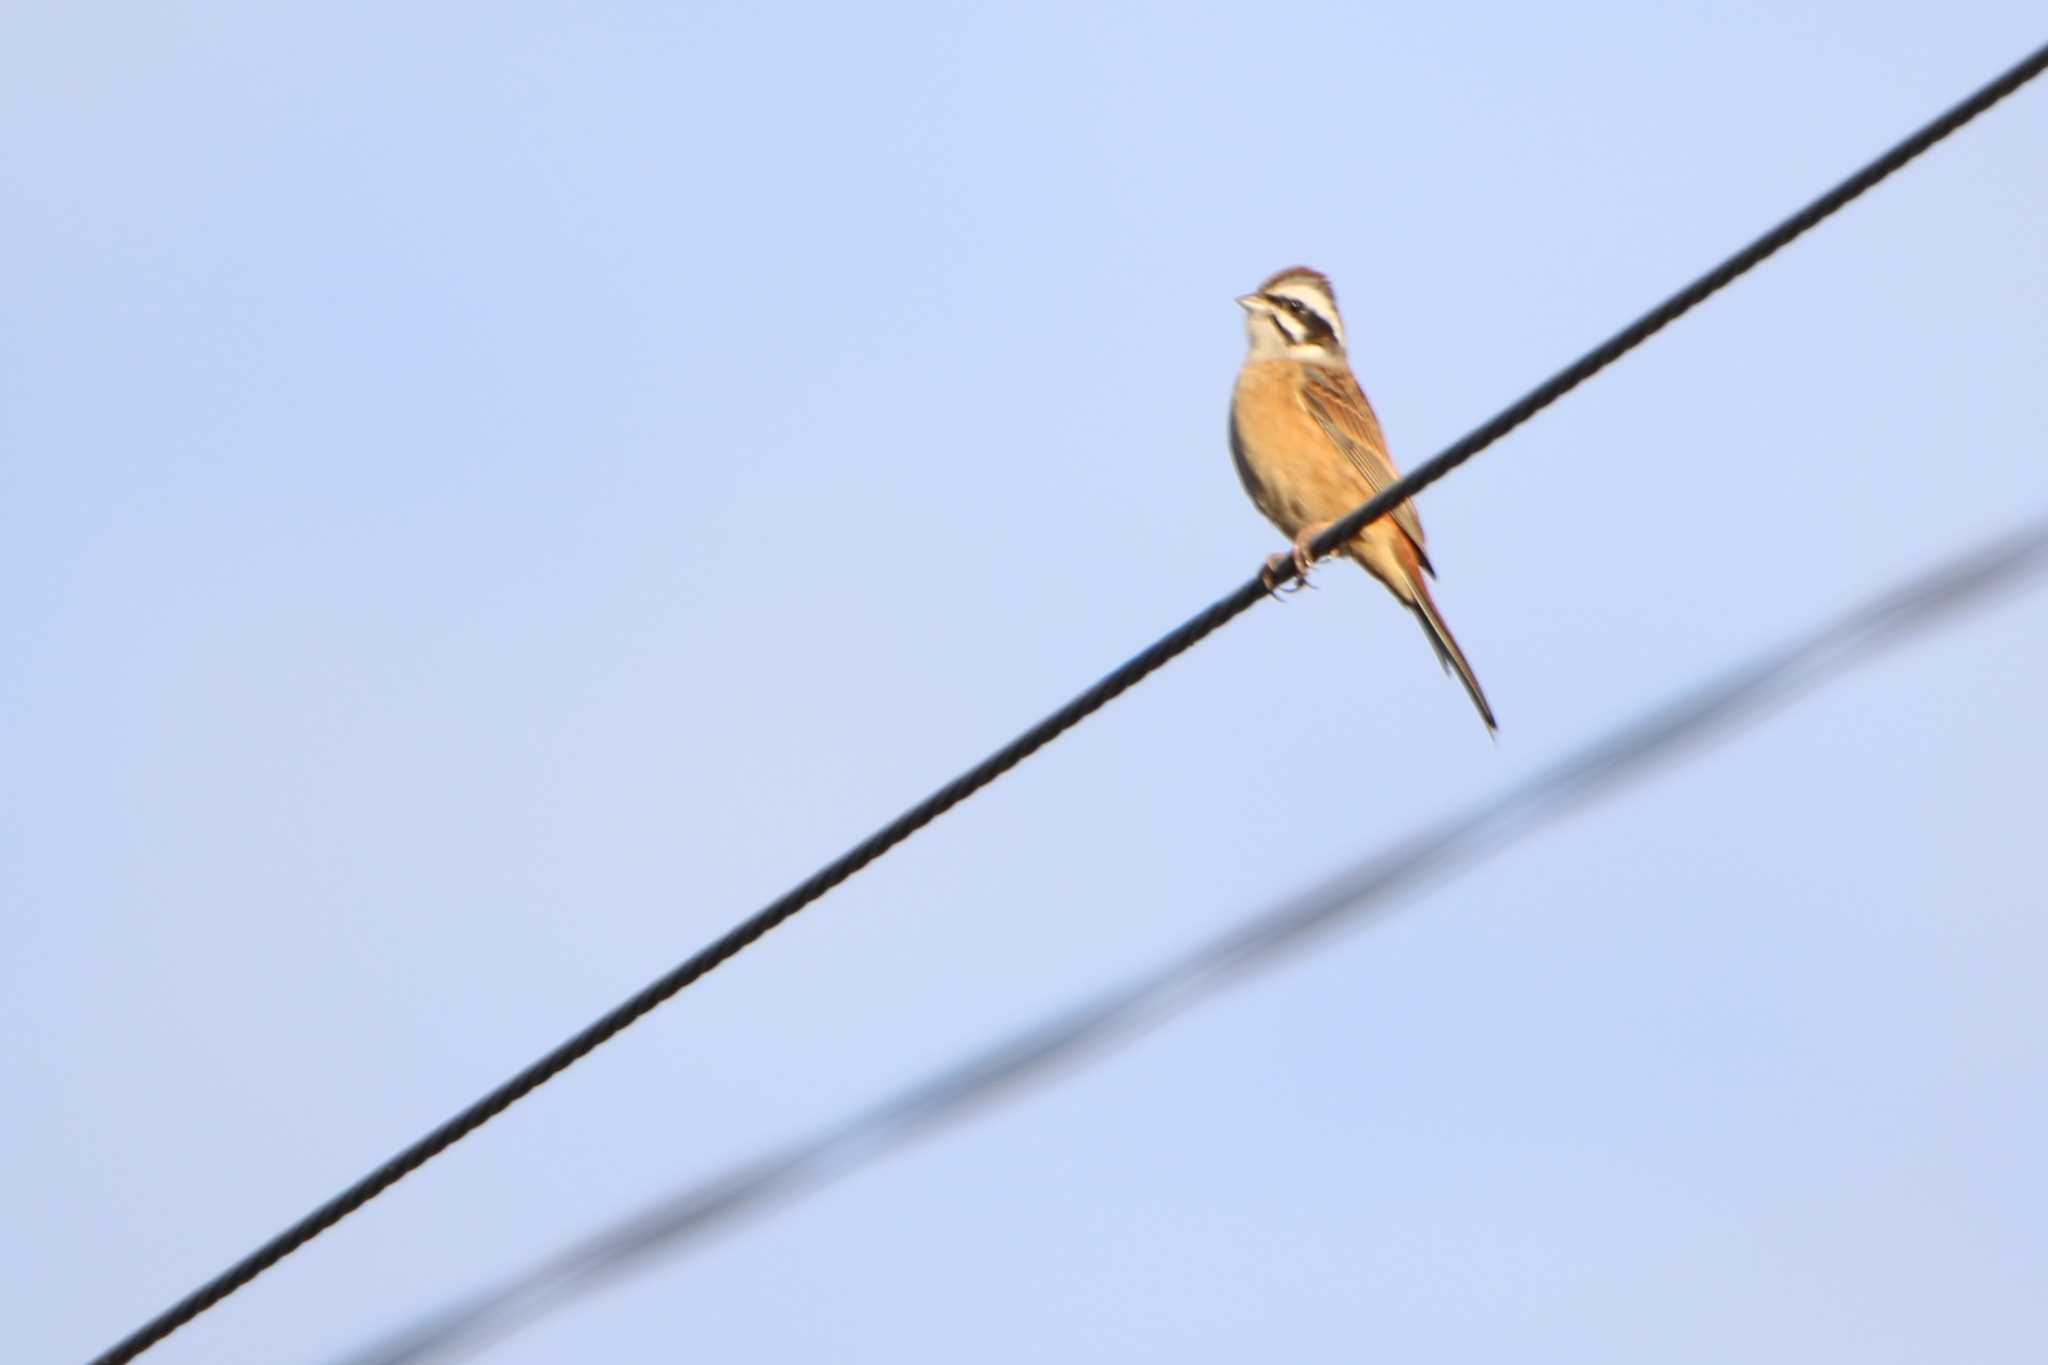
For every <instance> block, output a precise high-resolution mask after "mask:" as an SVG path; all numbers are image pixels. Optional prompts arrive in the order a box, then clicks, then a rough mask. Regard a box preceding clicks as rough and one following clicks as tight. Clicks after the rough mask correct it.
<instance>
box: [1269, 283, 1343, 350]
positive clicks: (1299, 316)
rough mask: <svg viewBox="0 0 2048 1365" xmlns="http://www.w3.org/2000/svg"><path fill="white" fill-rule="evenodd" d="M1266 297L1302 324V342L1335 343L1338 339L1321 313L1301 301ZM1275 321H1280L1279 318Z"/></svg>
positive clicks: (1280, 295)
mask: <svg viewBox="0 0 2048 1365" xmlns="http://www.w3.org/2000/svg"><path fill="white" fill-rule="evenodd" d="M1266 297H1267V298H1268V299H1271V300H1272V301H1273V302H1274V303H1276V304H1278V305H1279V306H1280V307H1281V308H1283V309H1285V310H1286V311H1287V312H1288V313H1289V314H1290V315H1292V317H1293V318H1294V320H1295V322H1297V323H1298V324H1300V326H1301V332H1302V335H1301V340H1302V341H1305V342H1306V341H1316V342H1322V341H1335V340H1336V339H1337V332H1336V329H1335V328H1333V327H1331V326H1330V324H1329V322H1328V321H1327V320H1326V319H1325V318H1324V317H1323V315H1322V314H1321V313H1318V312H1317V311H1316V310H1315V309H1313V308H1310V307H1309V306H1308V305H1307V304H1305V303H1303V302H1302V301H1301V300H1300V299H1295V298H1289V297H1288V296H1287V295H1285V294H1268V295H1266ZM1275 321H1278V318H1277V317H1276V318H1275ZM1281 330H1282V331H1287V332H1291V331H1293V328H1289V327H1283V328H1282V329H1281Z"/></svg>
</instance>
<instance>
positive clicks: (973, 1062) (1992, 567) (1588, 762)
mask: <svg viewBox="0 0 2048 1365" xmlns="http://www.w3.org/2000/svg"><path fill="white" fill-rule="evenodd" d="M2044 568H2048V518H2044V519H2042V520H2039V521H2037V522H2035V523H2034V524H2033V525H2032V526H2031V527H2030V528H2028V529H2027V530H2025V531H2023V532H2021V533H2020V534H2018V535H2015V536H2012V537H2009V538H2007V539H2005V540H2003V541H2001V542H1999V543H1996V544H1993V545H1990V546H1987V547H1980V548H1978V549H1977V550H1976V551H1974V552H1973V553H1971V554H1969V555H1967V556H1965V557H1963V558H1961V559H1957V560H1953V561H1951V562H1949V563H1948V564H1946V565H1944V566H1943V567H1941V568H1939V569H1936V570H1934V571H1932V572H1930V573H1927V574H1925V575H1922V576H1921V577H1919V578H1917V579H1914V580H1912V581H1910V582H1908V583H1907V584H1906V585H1904V586H1903V587H1900V588H1898V589H1895V590H1893V591H1892V592H1890V593H1887V594H1885V595H1884V596H1882V597H1880V598H1878V599H1876V600H1874V601H1871V602H1868V603H1866V604H1865V605H1863V606H1861V607H1859V608H1857V609H1856V610H1854V611H1852V612H1850V613H1848V614H1847V615H1845V616H1842V617H1839V618H1837V619H1836V620H1834V621H1833V622H1831V623H1829V624H1827V625H1824V626H1822V627H1820V628H1819V629H1817V630H1815V631H1813V632H1811V633H1810V634H1808V635H1806V636H1805V637H1804V638H1802V639H1801V640H1799V641H1797V642H1796V643H1794V644H1792V645H1789V646H1786V647H1784V648H1782V649H1780V650H1778V651H1777V652H1776V653H1773V654H1770V655H1768V656H1766V657H1764V658H1763V659H1761V660H1758V661H1757V662H1755V663H1752V664H1750V665H1748V666H1746V667H1743V668H1739V669H1737V670H1735V671H1734V672H1732V673H1729V674H1727V675H1725V676H1723V677H1722V678H1720V679H1719V680H1718V681H1715V682H1712V683H1710V684H1708V685H1706V686H1705V687H1702V688H1700V689H1698V690H1697V691H1695V692H1693V693H1692V694H1691V695H1690V696H1688V697H1686V698H1684V699H1682V700H1680V701H1677V702H1675V703H1673V704H1671V705H1669V706H1667V707H1665V708H1664V709H1663V710H1661V711H1658V712H1656V713H1654V714H1652V715H1651V716H1649V717H1648V718H1647V719H1644V720H1641V721H1638V722H1637V723H1635V724H1634V725H1631V726H1628V727H1626V728H1625V729H1623V730H1621V731H1619V732H1618V733H1616V734H1615V735H1613V736H1612V737H1611V738H1608V739H1606V740H1602V741H1600V742H1597V743H1595V744H1593V745H1591V746H1589V747H1588V748H1586V749H1584V750H1582V751H1581V752H1580V753H1578V754H1577V755H1576V756H1574V757H1571V758H1568V759H1566V760H1565V761H1563V762H1562V763H1559V764H1558V765H1556V766H1555V767H1553V768H1551V769H1549V770H1548V771H1547V772H1544V773H1541V774H1539V775H1538V776H1536V777H1535V778H1533V779H1531V780H1529V781H1526V782H1524V783H1521V784H1520V785H1518V786H1516V787H1514V788H1512V789H1511V790H1509V791H1508V792H1507V793H1506V794H1505V795H1502V796H1499V797H1496V798H1494V799H1492V800H1489V801H1486V802H1483V803H1481V804H1480V805H1478V806H1477V807H1475V808H1474V809H1473V810H1471V811H1470V812H1468V813H1467V814H1464V815H1461V816H1457V817H1455V818H1453V819H1450V820H1448V821H1445V822H1444V823H1442V824H1440V825H1437V826H1436V827H1435V828H1433V829H1428V830H1425V831H1423V832H1422V833H1420V834H1418V835H1415V836H1414V837H1412V838H1410V839H1408V840H1407V841H1406V842H1404V843H1401V844H1398V845H1396V846H1394V847H1393V848H1391V849H1388V850H1386V851H1385V852H1382V853H1380V854H1378V855H1376V856H1374V857H1372V858H1370V859H1367V860H1366V861H1365V862H1362V863H1360V864H1358V865H1357V866H1355V867H1353V868H1351V869H1349V870H1348V871H1345V872H1342V873H1340V874H1338V875H1337V876H1335V877H1333V878H1331V879H1330V880H1328V881H1326V882H1324V883H1323V884H1322V885H1321V886H1319V887H1316V888H1315V889H1314V890H1311V891H1309V892H1307V893H1305V894H1303V895H1300V896H1297V897H1296V898H1294V899H1293V900H1291V901H1288V902H1286V903H1285V904H1283V905H1280V906H1279V907H1277V908H1275V909H1272V910H1268V911H1266V912H1265V913H1264V914H1261V915H1259V916H1258V917H1257V918H1255V919H1252V920H1249V921H1247V922H1246V923H1245V924H1243V925H1242V926H1240V927H1239V928H1237V929H1235V930H1233V931H1231V932H1229V933H1227V934H1224V935H1222V936H1221V937H1219V938H1216V939H1213V940H1211V941H1210V942H1208V943H1206V944H1204V945H1202V946H1201V947H1199V948H1197V949H1195V950H1194V951H1193V952H1191V953H1188V954H1186V955H1185V956H1183V957H1181V958H1179V959H1177V960H1175V961H1172V962H1169V963H1168V964H1167V965H1165V966H1163V967H1159V968H1155V969H1154V970H1152V971H1151V972H1149V973H1146V974H1145V975H1142V976H1140V977H1138V978H1137V979H1135V980H1133V981H1131V982H1130V983H1128V984H1126V985H1124V986H1121V987H1119V988H1117V989H1114V990H1111V991H1108V992H1105V993H1104V994H1102V995H1100V996H1098V997H1096V998H1095V999H1094V1000H1092V1001H1089V1002H1088V1003H1086V1004H1083V1005H1080V1006H1077V1007H1075V1008H1072V1009H1070V1010H1068V1011H1066V1012H1065V1013H1063V1014H1059V1015H1056V1016H1054V1017H1053V1018H1051V1019H1049V1020H1047V1021H1045V1022H1043V1023H1041V1024H1039V1025H1037V1026H1036V1027H1034V1028H1030V1029H1027V1030H1025V1031H1024V1032H1022V1033H1020V1034H1018V1035H1016V1036H1015V1037H1013V1038H1011V1039H1009V1040H1008V1041H1006V1042H1003V1043H1000V1044H998V1045H996V1046H995V1047H992V1048H989V1049H988V1050H987V1051H985V1052H982V1053H980V1054H979V1055H977V1056H974V1057H971V1058H969V1059H968V1060H966V1061H963V1062H961V1063H959V1064H958V1065H956V1066H954V1067H952V1068H950V1069H948V1070H946V1071H943V1072H941V1073H939V1074H938V1075H936V1076H934V1077H932V1078H931V1079H929V1080H927V1081H925V1082H924V1083H923V1084H921V1085H917V1086H914V1087H912V1088H911V1089H909V1090H906V1091H904V1092H903V1093H901V1094H899V1095H897V1096H895V1097H894V1098H892V1099H889V1100H886V1101H884V1102H883V1103H881V1104H878V1105H876V1106H874V1107H873V1108H871V1109H867V1110H865V1111H863V1112H861V1113H858V1114H856V1115H854V1116H853V1117H851V1118H849V1119H846V1120H844V1121H842V1122H840V1123H837V1124H835V1125H833V1126H831V1127H829V1128H826V1129H824V1130H823V1131H821V1132H819V1133H817V1134H815V1135H814V1136H812V1137H809V1138H806V1139H804V1140H803V1141H800V1142H797V1143H794V1144H792V1145H790V1146H788V1147H785V1148H783V1149H782V1150H781V1151H778V1152H775V1153H772V1154H770V1155H768V1156H765V1157H762V1158H760V1159H759V1160H756V1161H753V1162H750V1163H748V1164H747V1165H744V1166H741V1167H738V1168H737V1169H734V1170H732V1171H728V1172H727V1173H725V1174H724V1175H721V1176H719V1177H717V1178H716V1179H713V1180H710V1181H707V1182H705V1183H704V1184H702V1185H698V1186H696V1187H694V1188H692V1189H689V1190H686V1191H684V1192H682V1193H680V1194H677V1195H675V1196H672V1197H671V1198H669V1199H666V1200H664V1201H662V1202H661V1203H659V1204H656V1205H654V1206H652V1207H650V1208H649V1209H647V1210H646V1211H645V1212H643V1213H641V1214H639V1215H638V1216H636V1217H633V1218H630V1219H628V1220H626V1221H624V1222H622V1223H619V1224H617V1225H615V1226H613V1227H611V1228H608V1229H606V1230H605V1231H603V1232H601V1233H599V1234H598V1235H596V1236H595V1237H592V1238H590V1239H589V1240H587V1241H585V1242H584V1243H582V1244H581V1245H579V1246H577V1247H575V1248H573V1249H571V1250H569V1251H567V1252H565V1253H563V1254H560V1255H558V1256H556V1257H554V1258H552V1259H550V1260H547V1261H544V1262H543V1263H541V1264H540V1265H539V1266H537V1267H535V1268H534V1269H532V1270H529V1271H527V1272H525V1273H524V1274H521V1275H519V1276H517V1277H515V1278H513V1279H511V1280H509V1281H507V1282H506V1283H504V1284H503V1285H500V1286H499V1287H498V1288H495V1289H492V1290H489V1291H487V1292H485V1293H482V1294H479V1295H477V1296H475V1297H473V1298H471V1299H469V1300H467V1301H465V1302H464V1303H462V1304H460V1305H459V1306H457V1307H454V1308H451V1309H447V1310H445V1311H442V1312H439V1313H436V1314H434V1315H432V1316H431V1317H428V1318H426V1319H424V1320H423V1321H422V1322H421V1323H419V1324H418V1325H416V1326H414V1327H412V1328H410V1329H408V1330H406V1331H404V1332H402V1333H400V1334H398V1335H396V1336H394V1337H392V1338H390V1339H389V1340H387V1341H385V1342H384V1343H383V1344H381V1345H379V1346H376V1347H374V1348H372V1349H370V1350H367V1351H364V1352H362V1353H361V1354H358V1355H354V1356H350V1357H348V1358H347V1361H346V1365H415V1363H416V1362H420V1361H424V1360H427V1359H429V1358H430V1357H433V1356H438V1355H443V1354H445V1353H447V1352H449V1351H453V1350H457V1349H460V1348H463V1347H465V1346H466V1347H471V1348H474V1347H478V1346H481V1345H482V1344H483V1343H484V1342H485V1341H486V1340H489V1339H491V1338H493V1337H496V1336H500V1335H503V1334H504V1333H507V1332H509V1331H511V1330H513V1329H514V1328H516V1327H518V1326H521V1325H523V1324H525V1323H527V1322H530V1321H532V1320H533V1319H535V1318H537V1317H539V1316H541V1315H542V1314H543V1313H545V1312H547V1311H549V1310H551V1309H553V1308H557V1307H560V1306H562V1305H563V1304H565V1303H568V1302H569V1301H571V1300H573V1299H575V1298H577V1297H580V1296H581V1295H583V1294H586V1293H589V1292H591V1291H592V1290H594V1289H596V1288H598V1287H600V1286H601V1285H603V1284H604V1283H605V1282H606V1281H608V1280H610V1279H612V1278H614V1277H616V1276H619V1275H622V1274H624V1273H626V1272H627V1271H628V1270H630V1269H631V1268H633V1267H634V1266H635V1265H638V1264H641V1263H644V1262H647V1261H648V1260H650V1259H651V1258H653V1257H654V1256H656V1255H657V1254H658V1253H666V1252H673V1251H676V1250H678V1249H679V1248H681V1247H682V1246H683V1245H684V1244H686V1243H688V1242H691V1241H693V1240H695V1239H697V1238H699V1237H702V1236H703V1235H705V1234H706V1233H709V1232H711V1231H712V1230H714V1229H715V1228H717V1227H718V1226H720V1225H721V1224H724V1223H726V1222H728V1221H730V1220H732V1219H734V1218H737V1217H739V1216H741V1215H743V1214H747V1213H754V1212H758V1211H760V1210H761V1209H762V1208H763V1207H764V1206H765V1205H767V1204H769V1203H770V1202H771V1201H775V1200H784V1201H786V1200H788V1199H790V1198H792V1197H794V1196H796V1195H798V1194H799V1193H801V1192H804V1191H808V1190H815V1189H817V1188H819V1187H821V1186H823V1185H825V1184H827V1183H829V1182H831V1181H833V1180H835V1179H837V1178H839V1177H840V1176H843V1175H846V1174H848V1173H850V1172H852V1171H854V1170H856V1169H858V1168H859V1167H862V1166H865V1165H867V1164H869V1163H871V1162H873V1161H876V1160H878V1159H880V1158H881V1157H883V1156H885V1155H887V1154H889V1153H890V1152H892V1151H894V1150H896V1149H897V1148H899V1147H901V1146H903V1145H904V1144H906V1143H908V1142H909V1141H910V1140H911V1139H912V1138H915V1137H917V1136H919V1135H921V1134H923V1133H924V1132H926V1131H927V1130H929V1129H933V1128H936V1127H938V1126H939V1125H941V1124H943V1123H946V1122H949V1121H953V1120H957V1119H959V1118H962V1117H964V1116H965V1115H966V1114H967V1113H968V1111H970V1110H971V1109H972V1108H973V1107H974V1106H976V1105H978V1104H983V1103H986V1102H988V1101H990V1100H992V1099H994V1098H996V1096H997V1094H998V1092H1000V1091H1003V1090H1005V1089H1006V1088H1011V1087H1015V1086H1017V1085H1019V1084H1020V1083H1022V1082H1024V1081H1026V1080H1031V1079H1035V1078H1039V1077H1041V1076H1043V1075H1044V1074H1045V1073H1046V1072H1049V1071H1050V1070H1052V1069H1053V1068H1054V1067H1055V1066H1057V1065H1060V1064H1065V1063H1072V1062H1074V1061H1076V1060H1078V1059H1079V1057H1080V1056H1081V1054H1082V1053H1083V1051H1084V1050H1089V1049H1092V1050H1094V1051H1096V1052H1097V1053H1099V1052H1101V1051H1102V1050H1103V1049H1105V1048H1107V1047H1108V1046H1109V1045H1111V1044H1112V1043H1114V1042H1117V1041H1119V1040H1126V1039H1128V1038H1130V1037H1131V1036H1132V1035H1133V1034H1135V1033H1137V1032H1138V1031H1139V1030H1141V1029H1144V1028H1146V1027H1149V1026H1151V1025H1154V1024H1157V1023H1160V1022H1161V1021H1163V1020H1165V1019H1166V1018H1168V1017H1170V1016H1172V1015H1174V1014H1177V1013H1178V1012H1180V1011H1181V1010H1184V1009H1187V1008H1189V1007H1190V1006H1192V1005H1195V1004H1197V1003H1199V1002H1201V1001H1203V1000H1205V999H1208V998H1210V997H1212V996H1213V995H1215V994H1216V993H1217V992H1219V991H1221V990H1222V989H1224V988H1225V987H1226V986H1229V985H1232V984H1235V983H1236V982H1237V981H1238V980H1239V979H1241V978H1242V977H1244V976H1245V975H1246V974H1247V973H1249V972H1251V971H1252V970H1253V969H1255V968H1262V967H1266V966H1269V965H1271V964H1272V962H1273V960H1274V959H1275V958H1277V957H1278V956H1279V955H1280V954H1281V953H1282V952H1283V951H1284V950H1288V949H1294V948H1298V947H1300V946H1302V945H1303V944H1305V943H1306V942H1307V941H1308V940H1309V939H1310V938H1311V937H1312V936H1314V935H1317V934H1320V933H1322V932H1323V931H1325V930H1328V929H1330V928H1332V927H1334V926H1336V925H1337V924H1339V923H1341V922H1343V921H1347V920H1353V919H1356V918H1358V917H1360V916H1361V915H1363V914H1364V912H1366V911H1368V910H1371V909H1375V908H1384V907H1387V906H1388V905H1389V903H1390V902H1393V901H1394V900H1395V899H1397V898H1398V897H1401V896H1402V895H1403V894H1404V893H1412V892H1414V891H1416V890H1418V889H1420V888H1421V886H1422V885H1423V884H1425V883H1426V882H1428V881H1432V880H1438V879H1441V878H1443V877H1444V876H1446V875H1448V874H1450V873H1452V872H1455V871H1457V870H1459V869H1461V868H1464V867H1468V866H1470V865H1472V864H1473V863H1475V862H1477V861H1479V860H1481V859H1483V858H1485V857H1486V856H1488V855H1489V854H1492V853H1495V852H1497V851H1499V850H1501V849H1503V848H1505V847H1507V846H1508V845H1510V844H1513V843H1516V842H1518V841H1519V840H1521V839H1522V838H1524V837H1526V836H1527V835H1529V834H1530V833H1532V832H1533V831H1535V830H1537V829H1540V828H1542V827H1543V826H1545V825H1547V824H1549V823H1551V822H1553V821H1555V820H1557V819H1559V818H1560V817H1562V816H1563V815H1565V814H1566V813H1568V812H1569V811H1571V810H1573V809H1575V808H1577V807H1578V806H1580V805H1582V804H1584V803H1585V802H1587V801H1590V800H1592V799H1593V798H1594V797H1596V796H1601V795H1605V794H1607V793H1609V792H1611V791H1612V790H1613V789H1615V788H1617V787H1619V786H1621V785H1623V784H1624V783H1626V782H1628V781H1631V780H1634V779H1637V778H1640V777H1641V776H1643V775H1644V774H1646V773H1647V772H1648V771H1650V769H1651V768H1652V766H1653V764H1655V763H1656V762H1658V761H1661V760H1665V759H1668V758H1670V757H1672V756H1673V755H1674V754H1675V753H1676V752H1677V751H1678V750H1680V749H1681V748H1683V747H1684V746H1686V745H1693V746H1697V745H1699V744H1701V743H1702V742H1703V741H1705V740H1707V739H1708V738H1709V737H1711V736H1714V735H1716V734H1717V733H1721V732H1725V731H1727V730H1728V729H1729V728H1730V727H1731V726H1733V725H1735V724H1736V723H1737V722H1739V721H1741V720H1744V719H1748V718H1751V717H1754V716H1755V715H1756V714H1758V713H1759V712H1762V711H1764V710H1765V709H1767V708H1770V707H1773V706H1776V705H1782V704H1784V703H1785V702H1788V701H1790V700H1792V699H1793V698H1795V697H1796V696H1798V695H1799V694H1800V693H1802V692H1805V691H1808V690H1811V689H1813V688H1816V687H1819V686H1821V685H1822V684H1824V683H1827V682H1830V681H1832V680H1834V679H1836V678H1839V677H1841V676H1842V675H1843V674H1845V673H1847V672H1848V671H1850V670H1851V669H1852V668H1854V667H1855V666H1857V665H1859V664H1861V663H1863V662H1866V661H1868V660H1869V659H1871V658H1873V657H1875V656H1876V655H1877V654H1878V653H1879V652H1880V651H1881V650H1882V649H1883V648H1885V647H1886V646H1889V645H1892V644H1894V643H1897V642H1899V641H1900V640H1901V639H1902V638H1903V637H1905V636H1906V635H1908V634H1910V633H1913V632H1917V631H1920V630H1923V629H1925V628H1926V627H1928V626H1931V625H1934V624H1935V623H1936V622H1938V621H1940V620H1942V619H1944V618H1946V617H1949V616H1952V615H1954V614H1956V613H1957V612H1959V611H1961V610H1963V609H1964V608H1965V607H1969V606H1974V605H1977V604H1979V603H1980V602H1981V601H1982V599H1984V598H1985V597H1986V596H1987V595H1988V594H1989V593H1990V592H1991V591H1992V590H1993V589H1996V588H2002V587H2012V586H2014V585H2016V584H2017V583H2018V582H2019V581H2020V580H2021V579H2022V578H2026V577H2031V576H2033V575H2035V574H2037V573H2039V572H2040V571H2041V570H2042V569H2044Z"/></svg>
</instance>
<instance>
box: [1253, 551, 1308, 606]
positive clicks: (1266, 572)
mask: <svg viewBox="0 0 2048 1365" xmlns="http://www.w3.org/2000/svg"><path fill="white" fill-rule="evenodd" d="M1286 563H1287V556H1286V555H1267V556H1266V567H1265V568H1263V569H1261V570H1259V581H1260V582H1261V583H1264V584H1265V585H1266V591H1267V593H1269V594H1270V595H1271V596H1272V598H1273V600H1274V601H1276V602H1278V601H1281V600H1283V599H1282V598H1281V596H1280V593H1281V588H1280V570H1281V569H1282V568H1283V567H1285V566H1286ZM1297 567H1299V566H1297ZM1306 582H1308V580H1307V579H1306V578H1301V579H1296V580H1295V581H1294V582H1292V583H1289V584H1288V585H1287V588H1286V591H1288V592H1300V591H1301V588H1302V584H1304V583H1306Z"/></svg>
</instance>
